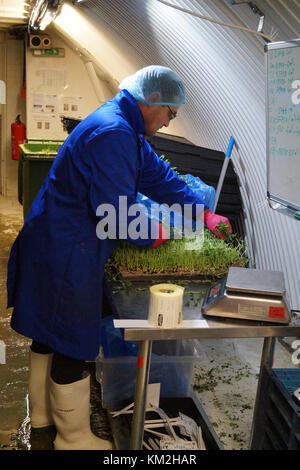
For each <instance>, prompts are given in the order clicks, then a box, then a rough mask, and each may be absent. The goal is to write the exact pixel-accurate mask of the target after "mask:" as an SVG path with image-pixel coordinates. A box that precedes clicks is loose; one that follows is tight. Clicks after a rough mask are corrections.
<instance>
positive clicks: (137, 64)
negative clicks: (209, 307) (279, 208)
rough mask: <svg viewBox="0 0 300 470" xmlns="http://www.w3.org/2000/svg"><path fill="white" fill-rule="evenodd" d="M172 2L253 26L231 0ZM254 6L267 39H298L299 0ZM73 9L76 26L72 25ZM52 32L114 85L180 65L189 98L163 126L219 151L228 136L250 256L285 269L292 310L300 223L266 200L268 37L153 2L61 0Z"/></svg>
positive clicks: (298, 277) (298, 290)
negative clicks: (152, 68)
mask: <svg viewBox="0 0 300 470" xmlns="http://www.w3.org/2000/svg"><path fill="white" fill-rule="evenodd" d="M168 3H172V4H173V5H176V6H179V7H180V8H183V9H186V10H190V11H192V12H194V13H197V14H198V15H203V16H206V17H210V18H213V19H215V20H218V21H220V22H224V23H227V24H235V25H239V26H241V27H243V28H249V29H251V30H257V27H258V23H259V15H258V14H255V13H254V12H253V10H252V9H251V8H250V7H249V5H247V4H241V5H237V4H236V5H233V3H234V1H230V0H228V1H227V0H215V1H206V2H200V1H196V0H193V1H183V0H182V1H176V0H170V1H168ZM236 3H239V2H236ZM252 3H255V5H256V6H257V7H258V9H260V10H261V11H262V12H263V13H264V15H265V20H264V27H263V31H264V33H265V34H266V35H267V36H269V37H270V38H272V39H273V40H276V41H280V40H288V39H295V38H297V37H299V36H300V3H299V1H298V0H293V1H285V0H278V1H271V0H267V1H262V0H256V1H255V2H252ZM66 9H67V10H66ZM71 12H72V15H73V14H74V18H77V20H78V21H79V23H78V24H76V21H77V20H76V21H75V20H74V21H73V20H72V21H71V17H72V15H71ZM55 28H56V29H57V31H58V32H59V33H60V34H62V35H63V36H64V37H65V38H69V39H70V38H71V39H72V40H73V41H74V44H75V45H77V46H80V49H81V50H85V51H88V53H89V54H91V56H92V57H94V58H95V60H96V61H97V63H98V65H99V67H100V69H101V71H102V73H103V75H105V76H106V79H109V77H110V78H111V79H112V80H116V82H119V81H120V80H121V79H122V78H123V77H125V76H126V75H128V74H131V73H133V72H135V71H136V70H137V69H139V68H141V67H143V66H146V65H150V64H161V65H166V66H169V67H171V68H173V69H174V70H176V72H177V73H178V74H179V75H180V76H181V77H182V78H183V80H184V82H185V85H186V89H187V104H186V105H185V106H183V107H182V108H181V109H180V117H179V118H178V120H176V121H177V122H175V121H174V124H173V123H172V125H171V126H170V128H169V129H167V130H166V132H168V133H170V134H174V135H181V136H184V137H185V138H186V139H188V140H190V141H191V142H193V143H194V144H196V145H199V146H202V147H207V148H212V149H215V150H221V151H225V150H226V148H227V144H228V141H229V138H230V136H231V135H232V136H234V138H235V140H236V146H235V147H234V150H233V153H232V160H233V164H234V167H235V170H236V172H237V175H238V177H239V180H240V184H241V195H242V198H243V204H244V212H245V226H246V242H247V244H248V246H249V254H250V257H251V258H252V259H253V261H254V262H255V266H256V267H257V268H259V269H271V270H272V269H273V270H280V271H283V272H284V275H285V282H286V288H287V291H288V299H289V301H290V304H291V308H292V309H295V310H300V249H299V246H300V226H299V222H298V221H297V220H293V219H290V218H289V219H288V220H287V219H286V216H284V215H282V214H280V213H278V212H275V211H273V210H271V209H270V208H269V206H268V205H267V202H266V137H265V133H266V131H265V128H266V126H265V64H264V44H265V43H266V41H265V40H264V38H263V37H261V36H257V35H254V34H250V33H247V32H244V31H242V30H238V29H231V28H229V27H225V26H221V25H218V24H216V23H212V22H210V21H206V20H203V19H200V18H199V17H195V16H193V15H190V14H188V13H185V12H183V11H179V10H177V9H174V8H171V7H170V6H167V5H166V4H164V3H163V2H160V1H159V0H144V1H141V0H131V1H127V0H126V1H124V0H110V1H109V2H105V1H96V0H87V1H83V2H80V3H78V4H76V5H75V6H72V5H71V3H69V4H68V3H66V4H65V5H64V7H63V9H62V12H61V14H60V15H59V16H58V17H57V19H56V21H55ZM115 85H116V83H115Z"/></svg>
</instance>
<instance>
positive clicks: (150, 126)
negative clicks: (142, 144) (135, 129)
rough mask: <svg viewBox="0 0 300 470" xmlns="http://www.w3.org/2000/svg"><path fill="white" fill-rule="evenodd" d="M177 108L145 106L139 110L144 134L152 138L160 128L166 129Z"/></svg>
mask: <svg viewBox="0 0 300 470" xmlns="http://www.w3.org/2000/svg"><path fill="white" fill-rule="evenodd" d="M177 110H178V106H146V107H143V109H141V111H142V114H143V118H144V124H145V134H146V135H147V136H148V137H152V136H153V135H154V134H155V133H156V132H157V131H158V130H159V129H161V128H162V127H168V125H169V124H170V121H171V120H172V119H173V118H174V117H175V116H176V114H177Z"/></svg>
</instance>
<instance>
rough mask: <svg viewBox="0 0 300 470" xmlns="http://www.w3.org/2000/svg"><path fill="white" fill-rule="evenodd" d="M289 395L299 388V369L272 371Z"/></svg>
mask: <svg viewBox="0 0 300 470" xmlns="http://www.w3.org/2000/svg"><path fill="white" fill-rule="evenodd" d="M272 370H273V372H274V374H275V375H276V377H277V379H278V380H279V381H280V382H281V383H282V385H283V386H284V388H285V389H286V391H287V393H288V394H289V395H293V392H294V391H295V390H296V389H297V388H299V387H300V369H272Z"/></svg>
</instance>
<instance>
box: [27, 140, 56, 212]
mask: <svg viewBox="0 0 300 470" xmlns="http://www.w3.org/2000/svg"><path fill="white" fill-rule="evenodd" d="M61 145H62V142H60V143H53V142H46V141H44V142H43V143H40V142H30V143H29V142H27V143H25V144H21V145H20V146H19V148H20V159H19V174H18V200H19V202H20V203H21V204H23V216H24V219H25V217H26V215H27V214H28V211H29V209H30V207H31V204H32V203H33V201H34V199H35V197H36V196H37V194H38V192H39V190H40V188H41V186H42V185H43V183H44V180H45V178H46V176H47V174H48V172H49V170H50V168H51V166H52V163H53V161H54V159H55V157H56V154H57V152H58V150H59V148H60V146H61Z"/></svg>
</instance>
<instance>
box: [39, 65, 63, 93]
mask: <svg viewBox="0 0 300 470" xmlns="http://www.w3.org/2000/svg"><path fill="white" fill-rule="evenodd" d="M66 77H67V73H66V71H65V70H56V69H40V70H36V72H35V84H36V85H35V86H36V89H37V90H45V89H47V90H48V91H50V90H53V91H54V90H55V91H56V92H57V91H60V90H65V89H66V88H68V84H67V78H66Z"/></svg>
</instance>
